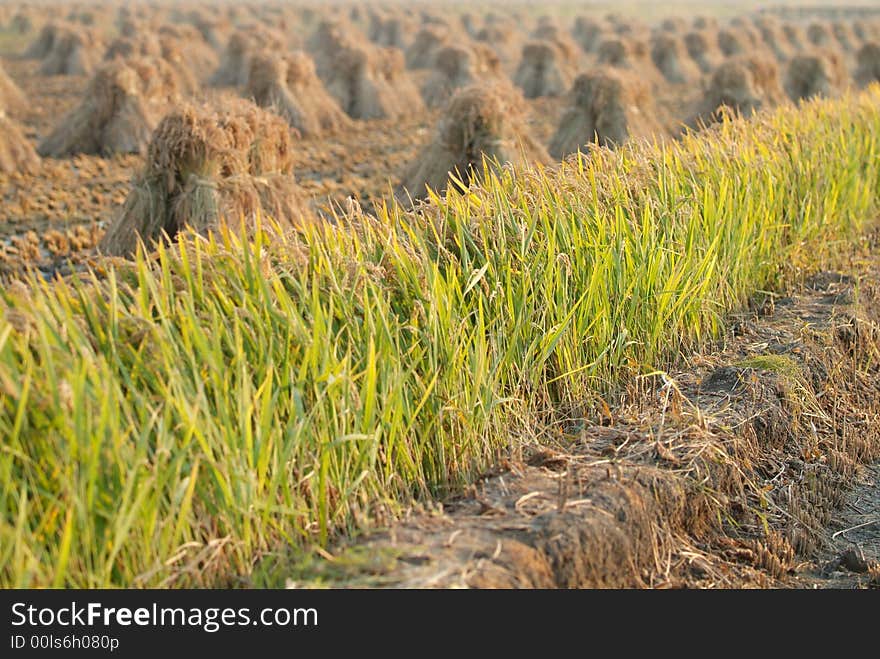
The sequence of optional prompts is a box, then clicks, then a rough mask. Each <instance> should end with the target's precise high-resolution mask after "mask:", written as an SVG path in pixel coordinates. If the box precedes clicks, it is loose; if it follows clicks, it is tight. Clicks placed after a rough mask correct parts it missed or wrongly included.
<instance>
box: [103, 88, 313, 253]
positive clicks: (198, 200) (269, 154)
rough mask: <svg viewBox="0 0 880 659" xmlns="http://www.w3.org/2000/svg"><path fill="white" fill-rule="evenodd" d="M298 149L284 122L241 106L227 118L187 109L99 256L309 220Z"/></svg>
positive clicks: (161, 131) (152, 152)
mask: <svg viewBox="0 0 880 659" xmlns="http://www.w3.org/2000/svg"><path fill="white" fill-rule="evenodd" d="M292 150H293V142H292V140H291V136H290V129H289V127H288V126H287V124H286V123H285V122H284V120H283V119H281V118H280V117H278V116H276V115H273V114H270V113H268V112H266V111H264V110H262V109H260V108H258V107H257V106H255V105H253V104H252V103H248V102H246V101H238V102H237V103H233V104H232V105H231V106H230V107H227V108H224V109H223V110H222V111H214V110H211V109H209V108H204V107H196V106H184V107H182V108H180V109H178V110H175V111H174V112H172V113H171V114H169V115H168V116H166V117H165V118H164V119H163V120H162V122H161V123H160V124H159V126H158V128H157V129H156V131H155V133H154V134H153V137H152V139H151V140H150V144H149V148H148V150H147V163H146V167H145V169H144V171H143V172H142V173H141V175H140V176H139V177H138V178H137V180H136V181H135V182H134V184H133V187H132V190H131V192H130V193H129V195H128V198H127V199H126V201H125V205H124V206H123V208H122V210H121V212H120V214H119V215H118V216H117V217H116V219H115V220H114V221H113V223H112V224H111V226H110V227H109V229H108V230H107V233H106V235H105V236H104V238H103V239H102V241H101V245H100V249H101V251H103V252H104V253H106V254H111V255H116V256H130V255H132V254H133V253H134V252H135V250H136V248H137V245H138V242H139V241H140V240H143V241H144V242H147V243H149V242H153V241H157V240H161V239H162V238H163V236H166V235H167V236H168V237H170V238H173V237H175V236H176V235H177V234H178V233H179V232H180V231H182V230H183V229H184V228H185V227H191V228H192V229H194V230H195V231H197V232H199V233H207V232H209V231H212V230H216V229H217V228H219V227H220V225H221V224H224V223H229V224H230V226H232V227H237V226H238V223H239V222H244V225H245V228H246V229H248V230H249V229H250V228H252V227H253V226H255V224H256V222H257V221H259V219H260V217H262V218H265V219H266V220H267V223H268V220H269V218H271V219H272V220H274V221H275V222H277V223H278V225H279V226H282V225H284V226H295V225H298V224H299V223H301V222H302V221H304V220H306V219H307V218H309V217H310V212H309V210H308V207H307V205H306V203H305V201H304V200H303V199H302V197H301V194H300V192H299V190H298V187H297V185H296V182H295V181H294V178H293V155H292Z"/></svg>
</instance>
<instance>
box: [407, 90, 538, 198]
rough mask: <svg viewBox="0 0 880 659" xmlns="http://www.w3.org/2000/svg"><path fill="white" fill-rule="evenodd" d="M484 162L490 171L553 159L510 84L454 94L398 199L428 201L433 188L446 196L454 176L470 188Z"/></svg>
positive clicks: (481, 171)
mask: <svg viewBox="0 0 880 659" xmlns="http://www.w3.org/2000/svg"><path fill="white" fill-rule="evenodd" d="M484 159H485V160H486V161H487V162H488V164H489V166H490V167H491V166H495V165H504V164H506V163H515V164H516V163H519V164H525V163H528V162H547V161H549V157H548V155H547V152H546V151H545V150H544V148H543V147H541V146H540V145H539V144H538V143H537V142H536V141H535V140H534V139H533V138H532V137H531V136H530V135H529V133H528V130H527V128H526V126H525V123H524V110H523V102H522V97H521V96H520V95H519V94H518V93H516V92H514V91H512V90H511V89H510V88H509V87H508V86H506V85H493V84H486V83H482V84H479V85H474V86H471V87H466V88H464V89H461V90H459V91H458V92H457V93H456V94H455V96H453V98H452V100H451V101H450V102H449V105H448V106H447V108H446V110H445V112H444V115H443V118H442V119H441V120H440V124H439V126H438V129H437V134H436V136H435V138H434V140H433V141H432V142H431V144H429V145H428V146H427V147H426V148H425V150H424V151H423V152H422V153H421V154H419V156H418V157H417V158H416V160H415V161H414V162H413V163H412V164H411V165H410V166H409V168H408V170H407V171H406V172H405V174H404V176H403V178H402V181H401V183H400V186H399V187H398V189H397V196H398V198H399V199H401V200H407V199H409V198H412V199H424V198H426V197H427V196H428V190H429V189H430V190H433V191H435V192H438V193H442V192H443V191H444V190H446V188H447V186H448V185H449V183H450V175H452V176H454V177H455V179H457V180H458V181H460V182H461V183H462V186H463V187H465V188H466V187H467V186H468V185H470V183H471V181H473V180H475V179H479V178H480V177H481V176H482V174H483V162H484ZM462 186H457V187H462Z"/></svg>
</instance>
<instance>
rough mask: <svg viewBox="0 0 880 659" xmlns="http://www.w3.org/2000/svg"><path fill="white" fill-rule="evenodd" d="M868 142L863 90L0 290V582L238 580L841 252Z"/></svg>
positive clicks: (418, 492) (553, 413)
mask: <svg viewBox="0 0 880 659" xmlns="http://www.w3.org/2000/svg"><path fill="white" fill-rule="evenodd" d="M878 154H880V90H878V89H876V88H875V89H872V90H869V91H868V92H866V93H865V94H863V95H861V96H854V97H849V98H845V99H840V100H826V101H815V102H811V103H807V104H803V105H801V106H800V107H798V108H794V107H786V108H782V109H779V110H777V111H775V112H773V113H771V114H766V115H759V116H758V117H757V118H755V119H753V120H752V121H749V122H743V121H731V122H727V123H724V124H722V125H720V126H718V127H716V128H713V129H711V130H709V131H707V132H705V133H702V134H698V135H693V136H689V137H686V138H685V139H683V140H682V141H680V142H676V143H671V144H649V143H637V144H632V145H629V146H627V147H624V148H622V149H620V150H618V151H615V152H610V151H604V150H598V151H595V152H593V153H591V154H589V155H582V156H578V157H576V158H574V159H572V160H569V161H567V162H566V163H564V164H563V165H561V166H560V167H558V168H554V169H552V170H551V169H537V170H520V171H513V170H501V171H500V172H498V173H496V174H493V173H491V171H487V176H486V178H485V180H484V182H483V183H482V184H480V185H478V186H475V187H472V188H471V189H470V190H469V191H467V192H463V193H459V192H455V191H451V192H449V193H448V194H447V195H446V196H444V197H442V198H440V197H435V198H434V199H433V202H432V203H431V204H430V205H429V206H428V207H426V208H425V209H424V210H421V211H419V212H417V213H407V212H404V211H403V210H402V209H400V208H399V207H396V206H392V207H390V208H387V209H385V210H384V211H383V212H381V213H380V217H379V218H378V220H371V219H368V218H363V217H351V218H345V217H343V218H339V222H338V224H336V225H333V226H330V225H320V226H319V225H313V226H309V227H306V228H304V229H303V230H302V231H300V232H299V233H297V234H296V235H290V236H288V237H286V238H272V239H271V240H270V239H269V237H268V233H261V232H257V234H256V235H255V236H254V237H253V238H252V239H247V240H245V239H240V238H238V237H237V236H236V234H235V233H234V232H231V231H228V230H224V231H220V232H216V233H214V234H211V235H210V236H209V237H208V238H201V237H197V236H193V235H189V236H181V238H180V240H179V241H178V242H177V243H176V244H173V245H171V246H164V247H163V246H160V247H159V248H158V249H157V250H156V251H155V252H153V253H149V254H148V253H146V252H145V251H143V250H142V251H141V252H140V253H139V254H138V255H137V257H136V259H135V260H134V261H132V262H123V261H119V260H108V261H107V262H105V263H103V264H102V265H100V266H99V268H98V269H97V270H94V271H90V272H88V273H87V274H84V275H80V276H78V277H74V278H72V279H70V280H68V281H58V282H52V283H47V282H43V281H40V280H38V279H36V278H34V279H32V280H31V281H30V282H29V284H28V285H24V284H21V283H16V284H14V285H12V286H9V287H8V288H7V289H6V290H4V291H3V292H2V293H0V298H2V305H0V318H2V320H0V437H2V450H0V476H2V478H0V585H2V586H6V587H9V586H67V587H95V586H145V587H151V586H185V585H186V586H230V585H232V586H234V585H248V584H252V583H254V582H255V580H258V579H263V577H262V576H260V575H266V574H269V572H268V571H266V569H265V567H264V566H265V565H267V564H270V563H272V562H273V561H278V560H280V558H279V556H283V555H284V554H285V552H287V551H288V548H293V549H299V550H301V551H308V549H309V548H310V547H314V546H317V545H321V544H326V543H328V542H330V541H332V539H333V538H334V537H337V536H338V535H339V534H346V533H352V532H354V531H356V530H357V529H358V528H361V527H362V526H363V525H364V524H365V523H366V522H368V521H369V520H371V519H375V518H377V517H384V516H386V515H387V514H388V513H389V512H391V513H394V512H395V511H396V510H398V509H399V508H400V506H405V505H407V504H408V503H410V502H412V501H413V500H414V499H418V498H429V497H435V496H442V495H444V494H445V493H448V492H449V491H451V490H454V489H455V488H457V487H460V486H461V485H462V484H464V483H466V482H468V481H469V480H470V479H473V478H474V477H475V476H476V475H477V474H478V473H479V471H480V470H481V469H483V468H485V467H486V466H487V465H489V464H491V463H492V462H494V461H496V460H497V459H499V457H501V456H503V455H507V454H510V453H515V452H516V451H518V450H519V449H520V448H521V447H522V444H523V442H526V441H534V440H530V439H529V437H530V436H531V437H538V436H539V435H540V430H541V428H544V427H547V426H548V425H552V424H554V423H556V422H557V421H558V420H559V419H563V418H567V417H578V416H584V415H588V414H590V413H591V410H593V409H594V408H595V407H596V405H597V404H599V403H600V398H603V397H604V398H607V397H608V396H609V395H613V392H614V391H615V389H617V388H618V387H620V385H621V384H622V383H624V382H625V381H626V380H627V379H629V378H632V377H634V376H637V375H639V374H642V373H645V372H652V371H654V370H655V369H656V368H662V367H663V366H664V364H668V363H669V362H671V361H674V360H675V359H676V358H677V356H678V355H679V354H681V353H682V352H687V351H691V350H693V349H694V348H696V347H698V346H699V345H700V344H701V343H702V342H704V341H706V340H708V339H711V338H712V337H714V336H717V335H718V333H719V331H720V330H721V329H722V327H723V322H724V319H725V316H726V314H727V313H728V312H730V311H731V310H734V309H737V308H740V307H742V306H743V305H744V304H746V303H747V301H748V299H749V296H751V295H753V294H754V293H755V292H756V291H762V290H774V289H779V288H780V287H783V286H785V285H787V284H788V283H790V282H792V281H794V280H795V279H797V278H798V277H800V276H802V275H803V274H805V273H806V272H808V271H809V270H811V269H815V268H817V267H821V266H827V265H828V264H830V263H833V262H834V260H835V259H836V258H839V257H840V256H841V255H845V254H847V253H848V252H850V251H851V249H852V243H853V241H854V240H856V239H857V238H858V236H859V235H860V234H861V233H862V232H863V231H864V230H865V229H866V227H867V226H868V223H869V222H871V221H872V220H874V218H875V217H876V211H877V201H878V191H880V158H878Z"/></svg>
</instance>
